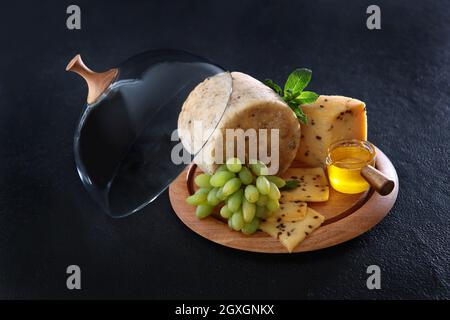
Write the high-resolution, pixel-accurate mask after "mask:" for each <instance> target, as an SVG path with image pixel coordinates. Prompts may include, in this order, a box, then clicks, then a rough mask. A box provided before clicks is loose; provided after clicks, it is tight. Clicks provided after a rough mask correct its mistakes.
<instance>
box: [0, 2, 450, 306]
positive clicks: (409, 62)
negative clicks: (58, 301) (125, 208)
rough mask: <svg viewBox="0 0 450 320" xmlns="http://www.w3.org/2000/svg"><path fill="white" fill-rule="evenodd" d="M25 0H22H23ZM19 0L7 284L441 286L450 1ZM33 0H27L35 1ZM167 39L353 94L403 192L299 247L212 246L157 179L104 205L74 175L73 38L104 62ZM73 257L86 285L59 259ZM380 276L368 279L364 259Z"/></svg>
mask: <svg viewBox="0 0 450 320" xmlns="http://www.w3.org/2000/svg"><path fill="white" fill-rule="evenodd" d="M30 3H31V2H30ZM376 3H377V4H378V5H380V6H381V8H382V30H378V31H369V30H367V28H366V27H365V19H366V14H365V10H366V8H367V6H368V5H369V4H371V2H369V1H345V2H344V1H308V2H306V1H245V0H244V1H235V2H232V1H229V2H228V1H227V4H226V3H225V2H224V1H221V2H219V1H209V2H208V3H207V2H206V1H177V2H176V1H164V4H163V1H159V2H156V1H153V2H150V1H149V2H144V1H142V2H140V1H123V3H116V2H113V1H108V2H107V1H95V2H94V1H77V4H79V5H80V6H81V9H82V30H81V31H69V30H67V29H66V27H65V19H66V14H65V10H66V7H67V5H69V4H70V3H69V2H68V1H58V2H54V1H53V2H50V1H47V2H42V3H41V2H40V3H39V5H37V3H36V4H35V5H31V4H28V5H27V4H26V3H25V2H24V1H17V2H16V3H15V4H12V5H8V6H4V7H3V9H2V10H1V20H0V36H1V39H2V44H1V58H2V59H1V62H0V101H1V103H0V143H1V146H2V147H1V149H0V168H1V169H0V297H1V298H80V297H83V298H100V297H101V298H107V297H123V298H125V297H134V298H255V299H259V298H294V299H295V298H319V299H325V298H337V299H340V298H352V299H357V298H370V299H372V298H450V275H449V257H450V254H449V244H450V240H449V236H450V232H449V227H450V226H449V214H450V212H449V211H450V199H449V187H448V181H449V164H450V163H449V151H450V150H449V146H450V142H449V140H450V107H449V101H450V85H449V83H450V71H449V70H450V69H449V67H448V66H449V64H450V59H449V57H450V39H449V35H450V7H449V6H448V4H447V3H446V2H445V1H427V2H425V1H416V2H413V1H395V3H394V1H377V2H376ZM33 4H34V2H33ZM159 47H175V48H180V49H185V50H188V51H192V52H195V53H198V54H201V55H203V56H206V57H208V58H210V59H212V60H213V61H217V62H219V63H220V64H222V65H223V66H225V67H226V68H228V69H230V70H239V71H243V72H246V73H249V74H251V75H254V76H255V77H257V78H260V79H263V78H265V77H272V78H274V80H277V81H280V82H281V81H282V80H283V79H284V77H285V76H286V75H287V74H288V72H289V71H291V70H292V69H294V68H295V67H298V66H307V67H310V68H311V69H312V70H313V71H314V75H313V81H312V83H311V89H314V90H315V91H317V92H320V93H324V94H342V95H347V96H353V97H357V98H360V99H361V100H364V101H365V102H366V103H367V106H368V117H369V138H370V140H371V141H372V142H374V143H375V144H376V145H378V146H379V147H380V148H381V149H382V150H383V151H384V152H385V153H386V154H387V155H388V156H389V157H390V158H391V160H392V161H393V163H394V165H395V166H396V168H397V172H398V175H399V179H400V194H399V197H398V200H397V203H396V205H395V207H394V208H393V210H392V211H391V213H390V214H389V215H388V216H387V218H386V219H384V220H383V221H382V222H381V223H380V224H379V225H378V226H376V228H374V229H373V230H371V231H370V232H368V233H366V234H364V235H363V236H361V237H359V238H357V239H354V240H352V241H350V242H348V243H345V244H342V245H339V246H337V247H334V248H330V249H326V250H323V251H318V252H313V253H308V254H294V255H264V254H251V253H245V252H239V251H235V250H232V249H228V248H225V247H221V246H218V245H215V244H213V243H210V242H208V241H206V240H204V239H202V238H200V237H199V236H197V235H195V234H194V233H192V232H191V231H190V230H189V229H187V228H186V227H185V226H184V225H183V224H182V223H181V222H180V221H179V220H178V218H177V217H176V216H175V215H174V214H173V212H172V210H171V207H170V204H169V200H168V196H167V193H165V194H164V195H163V196H162V197H161V198H160V199H158V200H157V202H155V203H154V205H153V206H150V207H148V208H146V209H145V210H143V212H142V213H141V214H137V215H134V216H131V217H129V218H126V219H122V220H113V219H110V218H108V217H107V216H106V215H104V214H103V213H102V212H101V211H100V210H99V209H98V207H97V206H96V205H95V204H94V203H93V202H92V201H91V199H90V198H89V196H88V194H87V193H86V192H85V190H84V189H83V187H82V185H81V182H80V181H79V179H78V176H77V172H76V170H75V166H74V160H73V154H72V139H73V132H74V129H75V126H76V123H77V121H78V117H79V115H80V114H81V112H82V109H83V104H84V100H85V96H86V87H85V84H84V83H83V82H82V81H81V80H80V79H79V78H77V77H76V76H75V75H73V74H68V73H65V72H64V68H65V65H66V63H67V62H68V61H69V60H70V59H71V58H72V57H73V56H74V55H75V53H78V52H81V53H82V54H83V56H84V57H85V61H86V62H87V64H88V65H90V66H92V67H93V68H94V69H97V70H104V69H107V68H110V67H111V66H114V65H116V64H117V63H119V62H121V61H122V60H124V59H125V58H127V57H129V56H130V55H133V54H135V53H136V52H140V51H143V50H146V49H152V48H159ZM69 264H78V265H80V266H81V268H82V274H83V279H82V286H83V289H82V290H81V291H77V292H74V291H69V290H67V289H66V287H65V278H66V274H65V268H66V267H67V266H68V265H69ZM371 264H377V265H379V266H380V267H381V269H382V289H381V290H378V291H376V290H375V291H370V290H368V289H367V288H366V285H365V281H366V277H367V275H366V273H365V271H366V267H367V266H368V265H371Z"/></svg>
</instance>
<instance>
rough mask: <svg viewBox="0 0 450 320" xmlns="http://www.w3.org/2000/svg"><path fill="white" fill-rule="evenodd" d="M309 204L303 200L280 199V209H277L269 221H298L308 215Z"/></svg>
mask: <svg viewBox="0 0 450 320" xmlns="http://www.w3.org/2000/svg"><path fill="white" fill-rule="evenodd" d="M306 210H307V205H306V202H302V201H295V202H294V201H288V202H283V201H280V209H278V210H277V211H275V213H274V214H273V216H272V217H270V218H269V219H267V220H268V221H275V222H280V221H285V222H286V221H297V220H302V219H303V218H305V216H306Z"/></svg>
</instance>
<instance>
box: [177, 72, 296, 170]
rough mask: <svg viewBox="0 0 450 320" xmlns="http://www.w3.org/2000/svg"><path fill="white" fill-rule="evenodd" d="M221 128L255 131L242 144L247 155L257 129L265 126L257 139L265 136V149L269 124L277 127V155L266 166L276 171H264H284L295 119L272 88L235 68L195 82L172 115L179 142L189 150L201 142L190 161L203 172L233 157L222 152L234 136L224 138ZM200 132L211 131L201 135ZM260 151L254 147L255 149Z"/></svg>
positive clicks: (290, 157) (292, 155)
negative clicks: (180, 107)
mask: <svg viewBox="0 0 450 320" xmlns="http://www.w3.org/2000/svg"><path fill="white" fill-rule="evenodd" d="M230 79H231V80H230ZM230 88H231V92H230ZM222 115H223V116H222ZM198 121H201V124H202V126H201V127H200V128H197V127H196V123H197V124H198ZM226 129H242V130H243V131H244V133H245V132H246V130H248V129H255V130H256V136H257V141H249V143H246V147H245V150H244V151H246V154H245V157H246V158H249V155H248V151H249V148H250V145H251V146H252V147H255V146H258V143H259V136H258V135H259V134H261V135H263V134H264V133H263V132H259V131H258V129H267V130H266V133H267V135H266V136H261V139H265V140H263V141H265V143H264V147H267V153H270V151H271V147H270V146H271V144H272V142H271V133H272V131H271V129H275V130H279V131H278V133H279V135H278V136H277V137H275V138H277V140H278V145H279V148H277V152H278V155H279V157H277V156H276V155H273V157H274V158H278V159H273V160H274V162H271V167H272V166H273V169H274V170H275V169H278V170H276V171H273V172H270V174H277V173H281V172H284V171H285V170H286V169H287V168H289V166H290V165H291V163H292V161H293V160H294V158H295V155H296V154H297V149H298V144H299V141H300V124H299V122H298V120H297V117H296V116H295V114H294V112H293V111H292V110H291V108H289V106H288V105H287V104H286V103H285V102H284V101H283V100H282V99H281V97H280V96H279V95H278V94H277V93H275V92H274V91H273V90H272V89H270V88H269V87H267V86H266V85H265V84H263V83H262V82H260V81H258V80H256V79H255V78H252V77H251V76H249V75H247V74H244V73H241V72H232V73H228V72H227V73H221V74H218V75H215V76H213V77H210V78H208V79H206V80H205V81H203V82H202V83H200V84H199V85H198V86H197V87H195V89H194V90H193V91H192V92H191V93H190V94H189V96H188V98H187V99H186V101H185V102H184V104H183V107H182V110H181V112H180V115H179V117H178V134H179V136H180V139H181V142H182V143H183V146H184V147H185V148H186V150H187V151H189V152H190V153H191V154H195V153H196V152H198V151H200V149H201V148H199V147H198V146H200V147H202V146H203V145H204V147H203V149H201V151H200V152H199V153H198V154H197V156H196V157H195V158H194V162H195V163H196V164H197V165H198V166H199V167H200V169H202V171H203V172H206V173H209V174H212V173H213V172H214V170H215V169H216V168H217V166H218V165H219V164H220V163H223V162H224V160H226V159H227V158H229V157H232V156H239V155H229V154H225V151H226V149H227V143H232V141H234V139H235V138H234V137H233V139H231V138H230V139H229V140H230V141H227V139H226ZM205 132H206V133H210V132H212V134H211V135H206V136H205V135H204V133H205ZM202 133H203V134H202ZM243 138H244V137H243ZM278 138H279V139H278ZM205 143H206V144H205ZM195 146H197V147H195ZM216 147H217V150H216ZM230 149H231V150H232V148H230ZM263 152H265V151H264V150H257V154H261V153H263ZM235 153H236V148H235ZM270 156H272V154H271V155H270ZM241 160H244V159H241ZM245 160H249V159H245ZM261 160H264V159H261ZM278 160H279V161H278ZM275 162H276V163H275ZM269 169H270V168H269Z"/></svg>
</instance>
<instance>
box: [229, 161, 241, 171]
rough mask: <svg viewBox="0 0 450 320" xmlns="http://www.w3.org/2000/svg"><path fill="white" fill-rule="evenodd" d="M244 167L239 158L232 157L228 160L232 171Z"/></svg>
mask: <svg viewBox="0 0 450 320" xmlns="http://www.w3.org/2000/svg"><path fill="white" fill-rule="evenodd" d="M241 168H242V162H241V160H239V159H238V158H230V159H228V160H227V169H228V170H229V171H231V172H239V171H241Z"/></svg>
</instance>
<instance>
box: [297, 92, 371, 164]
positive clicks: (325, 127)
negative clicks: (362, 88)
mask: <svg viewBox="0 0 450 320" xmlns="http://www.w3.org/2000/svg"><path fill="white" fill-rule="evenodd" d="M302 110H303V112H304V113H305V114H306V115H307V117H308V123H307V124H302V125H301V127H302V133H301V137H300V147H299V148H298V151H297V156H296V157H295V159H296V160H299V161H301V162H302V163H304V164H306V165H308V166H311V167H316V166H325V159H326V157H327V155H328V148H329V146H330V145H331V144H332V143H334V142H336V141H338V140H342V139H358V140H366V139H367V117H366V105H365V103H364V102H362V101H360V100H357V99H353V98H348V97H343V96H324V95H322V96H319V98H318V99H317V100H316V101H315V102H314V103H311V104H305V105H302Z"/></svg>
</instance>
